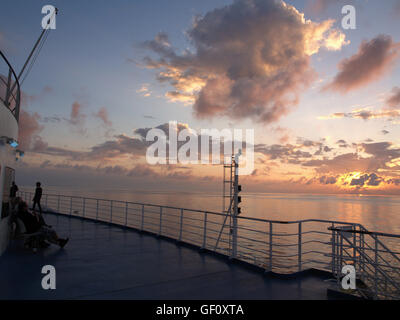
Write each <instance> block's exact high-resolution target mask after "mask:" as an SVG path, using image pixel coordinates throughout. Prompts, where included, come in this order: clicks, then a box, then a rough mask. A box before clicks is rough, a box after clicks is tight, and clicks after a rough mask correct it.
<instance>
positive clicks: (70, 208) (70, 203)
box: [69, 197, 72, 215]
mask: <svg viewBox="0 0 400 320" xmlns="http://www.w3.org/2000/svg"><path fill="white" fill-rule="evenodd" d="M69 215H72V197H71V198H70V201H69Z"/></svg>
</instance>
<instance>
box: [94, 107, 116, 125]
mask: <svg viewBox="0 0 400 320" xmlns="http://www.w3.org/2000/svg"><path fill="white" fill-rule="evenodd" d="M94 116H95V117H96V118H99V119H100V120H101V121H103V124H104V125H105V126H106V127H111V126H112V122H111V121H110V119H109V118H108V111H107V109H106V108H104V107H102V108H100V110H99V111H98V112H97V113H95V114H94Z"/></svg>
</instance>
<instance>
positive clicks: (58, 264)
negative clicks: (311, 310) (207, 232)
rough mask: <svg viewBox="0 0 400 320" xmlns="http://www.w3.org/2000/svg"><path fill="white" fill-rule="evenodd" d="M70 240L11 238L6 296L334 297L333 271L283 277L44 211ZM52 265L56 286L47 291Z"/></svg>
mask: <svg viewBox="0 0 400 320" xmlns="http://www.w3.org/2000/svg"><path fill="white" fill-rule="evenodd" d="M45 219H46V222H47V223H48V224H50V225H52V226H53V228H54V229H55V230H56V231H57V233H58V234H59V235H60V236H63V237H64V236H68V237H69V238H70V242H69V243H68V244H67V246H66V247H65V248H64V249H59V248H58V247H56V246H50V247H49V248H47V249H43V250H39V252H38V253H36V254H33V253H32V251H30V250H28V249H24V248H23V246H22V244H21V243H20V242H13V243H12V244H11V246H10V247H9V249H8V250H7V252H6V253H5V254H4V255H3V256H2V257H1V258H0V299H160V300H166V299H179V300H181V299H183V300H184V299H201V300H214V299H218V300H219V299H227V300H230V299H233V300H235V299H241V300H248V299H255V300H265V299H307V300H309V299H319V300H321V299H328V296H327V288H328V287H329V285H330V283H329V282H327V281H326V280H327V279H329V278H330V275H329V274H328V273H323V272H317V271H310V272H304V273H302V274H299V275H297V276H296V277H288V278H286V279H282V278H281V277H276V276H274V275H272V274H264V273H263V272H260V271H258V270H252V269H251V268H247V267H245V266H243V265H241V264H238V263H234V262H230V261H229V260H228V259H225V258H222V257H219V256H215V255H213V254H209V253H201V252H199V251H198V250H196V249H194V248H190V247H187V246H183V245H177V244H176V243H174V242H172V241H165V240H163V239H159V238H157V237H156V236H152V235H148V234H143V233H140V232H137V231H135V230H131V229H125V228H122V227H118V226H114V225H107V224H104V223H98V222H94V221H88V220H83V219H79V218H70V217H66V216H61V215H54V214H46V215H45ZM48 264H49V265H53V266H54V267H55V268H56V273H57V289H56V290H48V291H46V290H43V289H42V287H41V280H42V277H43V275H42V274H41V269H42V267H43V266H44V265H48Z"/></svg>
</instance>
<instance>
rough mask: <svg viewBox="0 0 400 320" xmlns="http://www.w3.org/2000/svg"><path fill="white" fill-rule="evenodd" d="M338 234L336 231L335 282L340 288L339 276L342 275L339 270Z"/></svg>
mask: <svg viewBox="0 0 400 320" xmlns="http://www.w3.org/2000/svg"><path fill="white" fill-rule="evenodd" d="M339 237H340V232H339V231H336V281H337V286H338V288H340V275H341V273H342V270H341V269H340V253H339V250H340V243H339V241H340V238H339Z"/></svg>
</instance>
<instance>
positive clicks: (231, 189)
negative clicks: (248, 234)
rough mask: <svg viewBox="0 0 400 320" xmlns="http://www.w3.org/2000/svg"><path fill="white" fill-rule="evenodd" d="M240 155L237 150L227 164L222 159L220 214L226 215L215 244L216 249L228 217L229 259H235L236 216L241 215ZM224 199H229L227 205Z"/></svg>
mask: <svg viewBox="0 0 400 320" xmlns="http://www.w3.org/2000/svg"><path fill="white" fill-rule="evenodd" d="M241 155H242V150H239V152H238V153H237V154H236V155H232V156H231V157H230V159H229V161H228V163H227V161H226V159H224V167H223V170H224V171H223V172H224V174H223V194H222V212H223V213H225V214H226V215H225V218H224V222H223V225H222V227H221V230H220V232H219V235H218V239H217V242H216V244H215V249H216V248H217V247H218V244H219V241H220V239H221V236H222V232H223V230H224V228H225V226H226V221H227V219H228V217H229V249H231V258H235V257H236V253H237V216H238V215H239V214H240V213H241V209H240V208H239V206H238V205H239V203H241V202H242V197H240V196H239V193H240V192H241V191H242V186H241V185H239V157H240V156H241ZM226 199H229V202H228V203H226Z"/></svg>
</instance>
